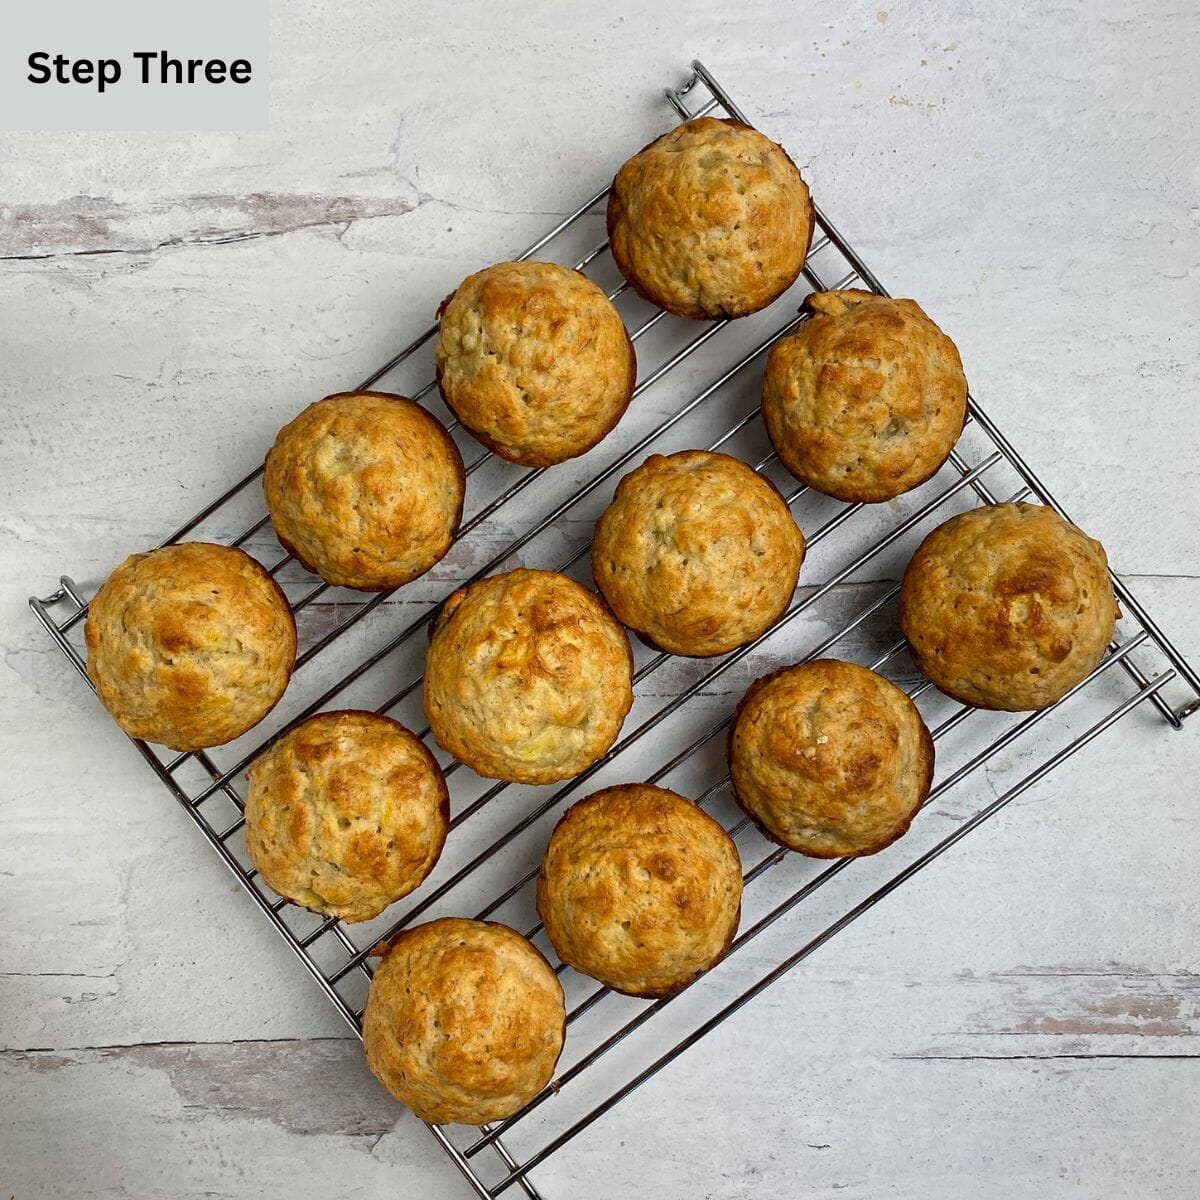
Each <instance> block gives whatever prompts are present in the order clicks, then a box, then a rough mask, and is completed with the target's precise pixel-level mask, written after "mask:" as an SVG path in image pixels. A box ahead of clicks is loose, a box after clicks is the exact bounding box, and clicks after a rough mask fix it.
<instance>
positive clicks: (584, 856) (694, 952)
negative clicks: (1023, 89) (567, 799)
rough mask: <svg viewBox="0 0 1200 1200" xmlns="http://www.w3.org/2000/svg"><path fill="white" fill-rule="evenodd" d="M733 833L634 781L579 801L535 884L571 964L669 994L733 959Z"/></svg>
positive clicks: (629, 986)
mask: <svg viewBox="0 0 1200 1200" xmlns="http://www.w3.org/2000/svg"><path fill="white" fill-rule="evenodd" d="M741 902H742V867H741V862H740V861H739V859H738V852H737V847H736V846H734V844H733V839H732V838H731V837H730V836H729V834H727V833H726V832H725V830H724V829H722V828H721V826H720V825H719V824H717V822H716V821H714V820H713V819H712V817H710V816H708V814H707V813H704V812H702V811H701V810H700V809H699V808H697V807H696V805H694V804H693V803H692V802H691V801H690V800H685V799H684V798H683V797H682V796H679V795H677V794H676V793H675V792H671V791H668V790H667V789H666V788H660V787H653V786H651V785H650V784H648V783H629V784H624V785H621V786H618V787H610V788H605V789H603V790H602V791H599V792H594V793H593V794H592V795H590V796H587V797H585V798H584V799H583V800H580V801H579V802H578V803H576V804H573V805H572V806H571V807H570V808H569V809H567V811H566V813H564V814H563V817H562V820H560V821H559V823H558V825H557V826H556V827H555V830H554V833H553V835H552V836H551V838H550V845H549V846H548V847H547V848H546V855H545V857H544V858H543V859H542V866H541V870H540V871H539V873H538V880H537V910H538V916H539V917H541V919H542V924H543V925H545V927H546V934H547V936H548V937H549V938H550V941H551V943H552V944H553V946H554V949H555V951H556V952H557V954H558V957H559V958H560V959H562V961H563V962H565V963H567V964H569V965H570V966H572V967H574V968H575V969H576V970H577V971H582V972H583V973H584V974H585V975H591V976H592V977H593V978H594V979H598V980H599V981H600V982H601V983H603V984H605V985H607V986H608V987H610V988H612V989H613V990H614V991H618V992H624V993H625V994H626V995H629V996H645V997H652V996H671V995H674V994H675V993H676V992H679V991H682V990H683V989H684V988H685V987H687V985H688V984H689V983H691V982H692V980H693V979H695V978H696V976H697V975H699V974H700V972H702V971H707V970H708V969H709V968H710V967H713V966H715V965H716V964H717V963H718V962H720V961H721V959H722V958H724V957H725V955H726V953H727V952H728V950H729V946H730V944H731V943H732V941H733V935H734V934H735V933H736V932H737V927H738V918H739V916H740V915H741Z"/></svg>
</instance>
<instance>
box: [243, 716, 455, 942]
mask: <svg viewBox="0 0 1200 1200" xmlns="http://www.w3.org/2000/svg"><path fill="white" fill-rule="evenodd" d="M249 775H250V787H249V791H248V792H247V795H246V849H247V850H248V851H249V853H250V858H251V861H252V862H253V863H254V865H255V867H257V869H258V873H259V874H260V875H261V876H262V878H263V882H264V883H266V884H267V886H268V887H270V888H272V889H273V890H274V891H276V892H278V893H279V895H281V896H285V897H287V899H289V900H292V901H294V902H295V903H296V904H301V905H303V906H304V907H305V908H310V909H312V910H313V912H319V913H321V914H322V915H324V916H331V917H341V918H342V919H343V920H346V921H369V920H370V919H371V918H372V917H376V916H378V915H379V914H380V913H381V912H383V910H384V909H385V908H387V906H388V905H389V904H391V903H392V901H394V900H399V899H400V897H401V896H407V895H408V893H409V892H411V891H412V890H413V889H414V888H416V887H417V886H418V885H419V884H420V883H421V881H422V880H423V879H424V878H425V877H426V876H427V875H428V874H429V872H430V871H432V870H433V867H434V864H435V863H436V862H437V860H438V856H439V855H440V854H441V852H442V846H443V845H444V843H445V841H446V831H447V829H448V828H449V824H450V794H449V792H448V791H447V790H446V781H445V779H444V778H443V776H442V770H441V768H440V767H439V766H438V764H437V760H436V759H435V758H434V757H433V755H432V754H430V752H429V751H428V750H427V749H426V748H425V746H424V744H423V743H422V742H421V741H420V739H418V738H417V737H416V736H415V735H414V734H412V733H410V732H409V731H408V730H407V729H405V728H404V726H403V725H401V724H399V723H398V722H397V721H393V720H392V719H391V718H390V717H384V716H380V715H379V714H378V713H372V712H358V711H343V712H326V713H318V714H317V715H316V716H314V717H309V718H308V719H307V720H306V721H302V722H300V724H299V725H296V726H295V727H294V728H292V729H289V730H288V732H287V733H286V734H284V736H283V737H282V738H280V739H279V741H277V742H275V744H274V745H272V746H271V747H270V748H269V749H267V750H266V751H265V752H264V753H263V754H261V755H260V756H259V757H258V758H256V759H255V760H254V762H253V763H251V764H250V771H249Z"/></svg>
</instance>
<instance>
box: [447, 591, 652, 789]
mask: <svg viewBox="0 0 1200 1200" xmlns="http://www.w3.org/2000/svg"><path fill="white" fill-rule="evenodd" d="M632 679H633V654H632V652H631V651H630V648H629V638H628V637H627V636H626V634H625V630H623V629H622V628H621V626H620V625H619V624H618V623H617V622H616V621H615V620H614V619H613V617H612V614H611V613H610V612H609V611H608V610H607V609H606V608H605V607H604V605H603V603H602V602H601V601H600V598H599V597H598V596H596V595H595V594H594V593H593V592H590V591H589V590H588V589H587V588H585V587H583V586H582V585H580V584H578V583H576V582H575V581H574V580H572V579H568V578H567V577H566V576H565V575H559V574H557V573H555V572H554V571H530V570H526V569H524V568H521V569H518V570H516V571H508V572H507V573H505V574H503V575H493V576H492V577H491V578H489V579H481V580H480V581H479V582H478V583H473V584H471V585H470V586H468V587H465V588H460V589H459V590H458V591H457V592H455V593H454V594H453V595H452V596H451V597H450V598H449V599H448V600H447V601H446V603H445V605H444V606H443V607H442V611H441V612H440V613H439V614H438V619H437V622H436V623H435V625H434V627H433V630H432V633H431V635H430V643H429V652H428V654H427V655H426V659H425V719H426V720H427V721H428V722H429V726H430V728H431V729H432V730H433V735H434V737H436V738H437V742H438V745H439V746H441V747H442V749H443V750H446V751H448V752H449V753H450V754H453V755H454V756H455V757H456V758H458V759H460V760H461V761H462V762H464V763H466V765H467V766H469V767H471V768H472V769H473V770H475V771H477V772H478V773H479V774H480V775H487V776H489V777H491V778H493V779H507V780H510V781H512V782H515V783H553V782H555V780H559V779H569V778H570V777H571V776H572V775H578V774H579V772H580V771H582V770H583V769H584V768H585V767H589V766H591V764H592V763H594V762H595V761H596V760H597V759H598V758H600V757H601V756H602V755H603V754H604V753H605V752H606V751H607V750H608V748H609V747H610V746H611V745H612V744H613V742H614V741H615V740H616V737H617V734H618V733H619V732H620V730H621V724H622V722H623V721H624V720H625V716H626V714H627V713H628V712H629V709H630V706H631V705H632V704H633V684H632Z"/></svg>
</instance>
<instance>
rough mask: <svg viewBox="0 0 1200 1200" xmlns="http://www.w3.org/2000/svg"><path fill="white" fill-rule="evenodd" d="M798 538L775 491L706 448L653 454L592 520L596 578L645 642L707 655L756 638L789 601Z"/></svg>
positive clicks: (800, 548) (800, 555)
mask: <svg viewBox="0 0 1200 1200" xmlns="http://www.w3.org/2000/svg"><path fill="white" fill-rule="evenodd" d="M803 559H804V535H803V534H802V533H801V532H800V530H799V528H798V527H797V525H796V522H795V520H794V519H793V518H792V514H791V512H790V511H789V509H788V506H787V504H786V503H785V502H784V499H783V497H782V496H781V495H780V494H779V492H778V491H777V490H776V489H775V487H774V486H773V485H772V484H771V483H770V482H769V481H768V480H766V479H764V478H763V477H762V476H760V475H758V474H756V473H755V472H754V471H752V470H751V469H750V467H748V466H747V465H746V464H745V463H744V462H742V461H741V460H740V459H736V458H731V457H730V456H729V455H727V454H717V453H714V452H713V451H709V450H681V451H679V452H678V453H677V454H671V455H668V456H666V457H664V456H662V455H659V454H652V455H651V456H650V457H649V458H648V459H646V461H645V462H644V463H642V465H641V466H640V467H637V468H636V469H635V470H633V471H631V472H630V473H629V474H628V475H626V476H625V477H624V478H623V479H622V480H621V482H620V483H619V484H618V485H617V490H616V494H615V495H614V497H613V501H612V503H611V504H610V505H609V506H608V508H606V509H605V510H604V512H603V513H602V514H601V516H600V519H599V520H598V521H597V522H596V533H595V538H594V540H593V542H592V576H593V578H594V579H595V581H596V586H597V587H598V588H599V589H600V591H601V593H602V594H603V596H604V598H605V599H606V600H607V601H608V603H609V604H610V605H611V606H612V609H613V612H615V613H616V614H617V616H618V617H619V618H620V619H621V620H622V621H623V622H624V623H625V624H626V625H628V626H629V627H630V628H631V629H635V630H637V632H638V633H639V634H640V635H641V636H642V637H643V638H644V639H645V640H646V641H647V642H649V643H650V644H651V645H653V646H656V647H659V648H661V649H663V650H669V651H670V652H671V653H672V654H685V655H693V656H697V657H709V656H712V655H715V654H724V653H725V652H726V651H728V650H732V649H733V648H734V647H735V646H740V645H743V644H744V643H746V642H749V641H753V639H754V638H756V637H757V636H758V635H759V634H761V633H762V632H764V631H765V630H767V629H769V628H770V627H771V626H772V625H773V624H774V623H775V621H776V620H778V618H779V616H780V614H781V613H782V612H783V610H784V609H785V608H786V607H787V605H788V601H789V600H790V599H791V597H792V593H793V591H795V588H796V579H797V577H798V576H799V573H800V564H801V562H802V561H803Z"/></svg>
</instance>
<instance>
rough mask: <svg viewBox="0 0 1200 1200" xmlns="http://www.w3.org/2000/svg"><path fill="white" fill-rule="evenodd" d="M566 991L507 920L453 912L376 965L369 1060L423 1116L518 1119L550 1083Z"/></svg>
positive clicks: (366, 1017)
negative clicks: (468, 917) (515, 1115)
mask: <svg viewBox="0 0 1200 1200" xmlns="http://www.w3.org/2000/svg"><path fill="white" fill-rule="evenodd" d="M566 1022H567V1014H566V1010H565V1008H564V1007H563V990H562V986H561V985H560V984H559V982H558V978H557V976H556V975H555V974H554V972H553V971H552V970H551V969H550V964H549V963H548V962H547V961H546V960H545V958H543V957H542V955H541V954H540V953H539V952H538V950H537V949H536V948H535V947H534V946H532V945H531V944H530V943H529V942H527V941H526V940H525V939H524V938H523V937H522V936H521V935H520V934H519V933H517V932H516V931H515V930H512V929H509V928H508V926H507V925H497V924H493V923H492V922H490V921H468V920H466V919H465V918H463V917H444V918H442V919H441V920H439V921H430V922H428V923H427V924H424V925H416V926H414V927H413V928H412V929H406V930H405V931H404V932H403V933H401V934H398V935H397V936H396V937H394V938H393V939H392V941H391V944H390V946H389V948H388V950H387V953H386V955H385V957H384V959H383V962H382V963H380V964H379V966H378V967H377V968H376V970H375V976H374V978H373V979H372V980H371V991H370V994H369V995H368V997H367V1005H366V1009H365V1010H364V1012H363V1028H362V1032H363V1047H364V1049H365V1050H366V1053H367V1066H369V1067H370V1068H371V1071H372V1072H373V1073H374V1075H375V1078H376V1079H378V1080H379V1082H380V1083H382V1084H383V1086H384V1087H385V1088H387V1090H388V1091H389V1092H391V1093H392V1095H393V1096H395V1097H396V1099H397V1100H399V1101H401V1103H403V1104H406V1105H408V1107H409V1108H411V1109H412V1111H413V1112H414V1113H416V1114H417V1116H418V1117H420V1118H421V1120H422V1121H429V1122H430V1123H431V1124H434V1125H445V1124H448V1123H449V1122H451V1121H457V1122H461V1123H462V1124H464V1125H481V1124H483V1123H484V1122H485V1121H500V1120H503V1119H504V1118H505V1117H509V1116H512V1114H513V1113H515V1112H516V1111H517V1110H518V1109H519V1108H521V1107H522V1106H524V1105H525V1104H527V1103H528V1102H529V1101H530V1100H532V1099H533V1098H534V1096H536V1095H537V1094H538V1092H540V1091H541V1090H542V1088H544V1087H545V1086H546V1084H547V1083H549V1082H550V1077H551V1075H552V1074H553V1073H554V1065H555V1063H557V1062H558V1056H559V1054H560V1053H561V1052H562V1046H563V1037H564V1035H565V1032H566Z"/></svg>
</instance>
